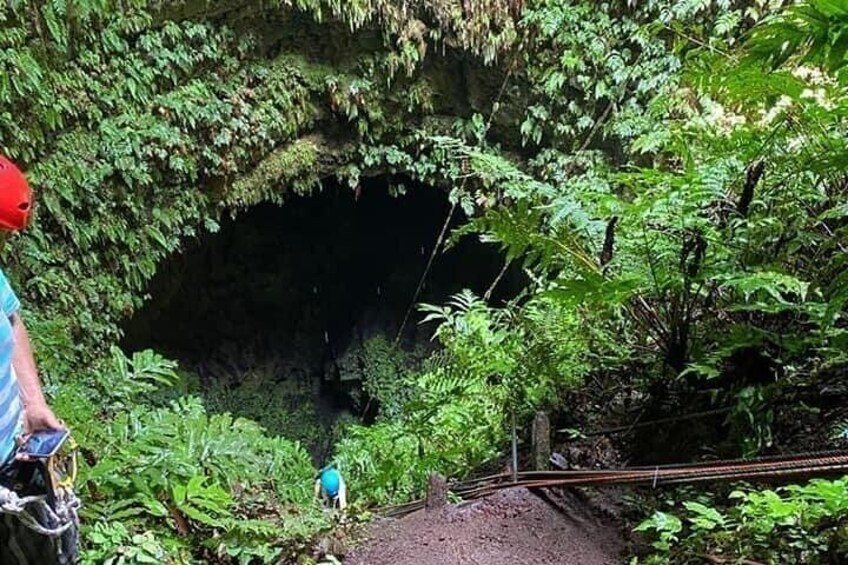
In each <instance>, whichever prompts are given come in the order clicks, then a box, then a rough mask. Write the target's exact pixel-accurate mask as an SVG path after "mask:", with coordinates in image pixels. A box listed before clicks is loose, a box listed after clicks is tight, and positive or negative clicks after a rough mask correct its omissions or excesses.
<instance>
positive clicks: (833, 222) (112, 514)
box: [0, 0, 848, 563]
mask: <svg viewBox="0 0 848 565" xmlns="http://www.w3.org/2000/svg"><path fill="white" fill-rule="evenodd" d="M784 4H790V3H785V2H781V1H777V0H752V1H731V0H687V1H684V2H673V1H666V0H651V1H647V2H635V3H634V2H625V1H618V0H610V1H608V2H604V3H602V4H601V5H600V6H599V4H598V3H597V2H588V1H583V0H527V1H508V0H472V1H470V2H469V1H432V2H430V1H423V0H416V1H408V2H391V1H388V0H371V1H367V2H366V1H356V2H336V1H327V0H298V1H297V2H292V1H286V0H272V1H268V0H265V1H256V2H250V1H247V2H245V1H237V0H219V1H216V2H199V1H192V0H185V1H180V2H160V1H156V0H132V1H129V2H126V1H122V2H112V1H110V0H50V1H45V2H34V1H32V0H12V1H10V2H7V3H5V4H4V6H3V8H0V24H2V25H0V28H2V29H0V46H2V50H0V107H1V108H2V111H0V149H2V150H3V152H4V153H7V154H9V155H10V156H11V157H13V158H15V159H16V160H18V161H19V162H21V163H22V164H23V165H24V166H26V168H27V169H28V173H29V176H30V178H31V179H32V182H33V184H34V186H35V187H36V189H37V198H38V203H39V204H38V210H37V220H36V222H35V225H34V226H33V228H32V229H31V230H29V231H28V232H27V233H26V234H24V235H23V236H21V237H18V238H16V239H13V240H12V241H11V242H10V244H9V245H8V246H7V247H6V248H5V249H4V251H3V254H4V265H5V266H7V268H8V270H9V273H10V275H11V278H12V279H13V280H14V281H15V283H16V285H15V286H16V288H17V289H18V290H19V293H20V294H21V295H22V297H23V298H24V299H25V300H24V301H25V304H26V310H27V311H26V319H27V321H28V324H29V325H30V327H31V332H32V334H33V338H34V340H35V342H36V346H37V352H38V357H39V361H40V365H41V367H42V371H43V375H44V377H45V379H46V381H47V383H48V392H49V393H50V394H51V396H52V397H53V400H52V402H53V404H54V406H55V407H56V410H57V412H59V413H60V415H61V416H62V417H63V418H65V419H66V420H67V421H68V422H69V424H70V425H71V427H72V428H73V429H74V431H75V435H76V436H77V439H78V440H79V442H80V444H81V445H82V448H83V452H84V454H85V455H86V457H85V459H86V462H87V464H86V466H85V468H84V469H83V473H82V477H81V484H80V485H79V486H80V490H81V491H82V492H83V493H84V495H85V497H86V500H85V513H86V514H85V518H86V520H85V529H84V539H85V540H86V541H85V552H84V559H85V560H86V562H92V563H99V562H121V563H142V562H150V561H151V560H157V561H170V562H191V561H193V560H194V561H200V562H209V561H212V560H216V559H220V560H226V559H228V558H236V559H238V560H240V561H241V562H244V563H247V562H249V561H250V560H251V559H255V560H257V561H259V562H268V561H270V560H272V559H277V558H285V557H286V556H289V555H292V552H296V551H297V549H298V547H299V545H300V544H303V543H305V542H306V541H307V540H308V539H309V538H310V536H311V535H313V534H314V533H315V532H316V531H318V530H320V529H321V528H323V527H325V526H326V525H327V523H326V519H325V518H324V517H323V516H322V515H321V514H320V512H318V511H317V508H316V507H315V505H314V504H313V502H312V500H311V479H312V474H313V469H312V466H311V464H310V462H309V458H308V455H307V453H306V451H305V450H304V448H303V447H302V446H301V445H300V443H298V442H295V441H291V439H298V438H299V439H304V440H307V441H309V440H310V437H309V430H304V429H300V430H299V431H297V432H293V433H289V438H290V439H284V438H282V437H279V436H278V435H277V434H284V435H285V434H286V433H287V431H290V430H291V428H292V427H293V426H294V425H296V423H295V422H292V421H291V420H290V419H287V418H288V416H289V413H288V412H287V411H286V410H285V409H281V408H280V407H279V406H274V407H269V405H268V404H267V402H266V401H267V400H268V398H269V395H267V390H265V389H263V386H262V375H261V374H260V373H261V372H258V373H257V375H255V378H254V379H253V380H251V379H247V380H246V382H248V384H251V385H252V388H250V387H247V388H243V389H240V392H239V393H238V394H230V393H231V392H232V391H231V390H230V388H229V387H228V386H226V385H227V383H223V382H222V383H220V384H221V388H220V389H219V390H213V391H212V393H211V394H207V395H206V398H207V402H206V404H207V405H206V406H204V404H203V402H202V401H201V400H199V399H198V398H197V397H196V396H195V395H194V394H193V393H194V392H196V389H195V387H193V386H192V385H191V382H190V381H191V379H180V377H179V376H178V368H177V367H175V365H174V364H173V363H172V362H170V361H168V360H165V359H163V358H162V357H160V356H159V355H157V354H155V353H152V352H144V353H137V354H135V355H133V356H132V357H131V358H129V359H128V358H127V357H126V356H125V354H124V353H122V352H120V351H119V350H118V349H117V348H115V347H114V345H115V343H116V342H117V340H118V338H119V337H120V333H121V332H120V322H121V320H123V319H125V318H126V317H128V316H130V315H132V313H133V312H134V311H135V310H136V309H137V308H138V307H139V306H140V305H141V304H142V303H143V301H144V300H145V298H147V297H146V292H147V291H146V288H147V284H148V282H149V280H150V278H151V277H152V276H153V275H154V273H155V272H156V270H157V266H158V265H159V264H160V262H161V261H162V260H163V259H164V258H165V257H167V256H169V255H171V254H173V253H175V252H178V251H179V250H180V249H181V248H182V247H183V246H184V245H185V243H186V241H187V240H189V239H191V238H193V237H195V236H197V235H198V234H200V233H202V232H204V231H215V230H216V229H217V226H218V222H219V220H220V219H221V217H222V215H223V214H230V215H235V214H237V213H238V212H239V211H241V210H243V209H245V208H247V207H249V206H251V205H255V204H257V203H259V202H264V201H271V202H277V203H281V202H283V201H284V200H285V198H286V195H287V193H289V192H298V193H306V192H308V191H310V190H314V189H317V188H318V187H319V186H320V179H321V178H325V177H327V176H330V175H335V176H337V177H338V178H339V179H340V180H342V181H343V182H345V183H347V184H349V185H350V187H351V188H353V189H355V188H356V187H357V186H358V183H359V179H360V177H362V176H367V175H376V174H383V173H402V174H404V175H407V176H409V177H412V178H415V179H417V180H420V181H423V182H426V183H429V184H432V185H434V186H438V187H442V188H444V189H445V190H446V192H448V194H449V198H450V200H451V202H453V203H455V205H456V206H459V207H461V208H462V209H463V210H464V211H465V212H466V214H467V215H468V216H469V217H471V218H472V220H471V221H470V222H469V223H468V224H467V225H465V226H464V227H463V228H462V229H460V230H459V231H458V232H456V233H454V234H453V235H452V238H451V241H450V242H449V244H450V243H452V242H455V240H456V239H457V238H461V237H480V238H482V239H484V240H485V241H488V242H493V243H496V244H498V245H500V246H501V248H502V249H503V250H504V252H505V257H506V260H507V262H508V264H513V265H520V266H521V268H522V270H523V271H524V273H525V274H526V275H527V278H528V280H529V281H530V284H529V285H528V286H527V288H526V289H525V290H524V291H523V293H522V294H521V295H520V296H518V297H517V298H516V299H515V300H514V301H512V302H510V303H508V304H506V305H502V304H491V303H490V302H491V301H490V296H489V294H490V293H487V295H486V296H483V297H477V296H474V295H473V294H471V293H469V292H464V293H461V294H459V295H457V296H455V297H454V298H453V299H452V300H451V301H450V302H449V303H448V304H446V305H429V306H422V307H421V311H420V312H419V314H421V315H422V317H425V318H426V319H427V321H428V322H429V323H430V324H431V325H430V326H428V327H432V328H435V339H436V340H437V341H438V343H439V344H440V345H441V350H440V351H439V352H438V353H436V354H434V355H432V356H430V357H428V358H426V359H424V360H421V359H420V355H417V354H416V356H415V359H414V361H413V362H410V361H409V360H408V359H405V358H404V356H403V354H402V353H400V352H399V351H398V350H396V349H395V348H394V347H393V345H392V344H391V343H390V342H389V341H388V340H386V339H383V338H375V339H373V340H371V341H369V342H368V343H367V344H366V345H365V347H363V349H362V350H361V351H359V352H357V354H356V355H357V357H356V359H351V363H353V364H356V365H357V366H358V367H364V368H365V370H364V376H363V390H362V392H361V394H362V396H361V398H360V400H361V404H362V405H367V404H368V403H369V402H372V401H373V402H375V403H376V404H377V405H379V407H380V411H379V414H378V416H377V418H376V422H375V423H374V424H373V425H370V426H364V425H359V424H357V423H351V424H349V425H347V424H346V425H344V426H341V427H340V428H339V429H338V430H337V433H338V434H339V435H340V441H339V442H338V443H337V445H336V451H335V456H336V459H337V461H338V462H339V463H340V465H341V467H342V469H343V470H344V471H345V473H346V474H347V475H348V477H349V482H350V484H351V487H352V488H351V491H352V494H353V498H354V500H355V505H358V506H359V507H365V506H369V505H373V504H383V503H390V502H399V501H403V500H406V499H408V498H409V497H411V496H414V495H416V494H418V493H420V491H421V489H422V487H423V485H424V477H426V475H427V473H429V472H431V471H434V470H438V471H441V472H443V473H447V474H450V475H453V476H462V475H464V474H467V473H468V472H470V471H471V470H473V469H474V468H475V467H477V466H479V465H481V464H483V463H484V462H487V461H489V460H491V459H493V458H495V457H497V455H498V454H499V453H500V452H501V450H502V449H503V448H504V445H505V438H506V434H507V428H508V425H507V424H508V422H509V421H510V420H511V417H512V415H515V417H516V419H517V421H518V422H519V427H523V425H524V423H526V422H527V417H528V415H529V414H530V413H531V411H532V410H533V409H537V408H546V409H550V410H554V411H561V412H564V413H569V412H572V411H573V412H580V410H578V409H580V408H582V407H580V406H575V405H573V404H572V405H569V402H573V397H572V396H570V391H573V390H574V389H575V388H577V387H584V393H585V394H584V398H585V397H586V395H588V396H589V397H591V398H592V401H591V403H593V404H595V405H597V406H605V405H607V404H608V403H609V401H610V400H611V398H613V397H616V395H618V396H621V395H622V394H625V393H626V394H627V395H629V396H630V397H633V398H635V399H636V400H637V402H638V403H639V407H640V409H642V410H643V411H648V412H651V413H667V412H673V411H675V410H677V409H682V410H686V409H693V408H704V407H714V406H721V405H728V404H729V405H731V406H732V411H731V412H730V416H729V417H728V421H727V426H726V430H725V431H726V433H725V434H724V436H723V437H720V438H718V439H719V440H720V441H721V442H722V445H721V446H717V447H716V449H718V450H720V451H724V452H727V453H731V454H744V455H752V454H755V453H758V452H762V451H764V450H768V449H781V450H788V449H790V448H791V444H792V441H793V436H792V435H791V433H789V432H792V431H797V430H792V429H791V426H788V427H787V428H788V431H787V432H786V433H782V431H783V430H782V429H781V423H784V424H785V423H786V422H791V421H792V420H793V419H799V420H803V419H804V418H806V417H807V416H808V415H809V414H810V413H816V412H817V411H818V413H820V415H821V417H820V418H819V419H817V420H814V422H815V426H818V428H819V429H824V430H825V433H823V434H822V435H823V436H826V437H827V438H833V437H838V436H839V433H840V430H842V429H844V426H842V425H841V424H842V423H841V422H840V421H839V414H838V413H837V414H836V415H835V416H834V415H833V413H832V412H828V411H827V409H828V406H821V407H819V406H817V405H816V404H815V398H816V397H817V396H818V395H817V394H816V392H815V391H821V390H823V389H830V390H833V389H837V390H841V389H840V387H841V386H842V385H841V377H842V376H843V375H844V365H845V362H846V360H848V358H846V356H845V353H844V351H845V337H846V334H845V321H844V313H845V306H846V301H848V292H846V290H845V288H846V287H845V282H846V277H848V274H846V273H847V271H846V268H845V267H846V258H848V257H846V250H845V246H844V245H843V243H842V242H843V240H842V237H844V234H845V229H846V222H845V218H846V216H848V209H846V207H845V204H844V201H845V197H846V183H845V181H844V172H843V171H844V166H843V165H844V160H845V152H844V145H845V131H844V119H845V115H846V113H848V106H846V104H848V103H847V102H846V100H848V98H846V96H845V89H846V87H847V86H848V83H846V80H847V79H846V75H845V66H846V47H848V43H846V41H845V37H848V27H846V26H848V9H846V8H845V7H844V6H843V3H841V2H835V1H832V0H811V1H809V2H801V3H797V4H790V5H788V6H784ZM497 284H498V280H495V281H493V284H492V286H493V287H494V286H496V285H497ZM584 383H592V385H591V386H584ZM279 386H280V390H278V391H277V392H278V393H279V395H280V396H281V397H285V398H287V399H289V400H291V399H292V398H294V399H295V400H294V401H293V402H297V401H298V400H297V399H298V398H300V397H298V396H297V394H294V396H293V395H292V394H291V393H290V391H288V390H287V389H286V388H285V385H279ZM622 391H624V392H622ZM207 392H208V391H207ZM263 392H265V395H264V396H263ZM228 395H229V396H228ZM778 402H779V403H781V405H783V406H788V407H789V409H788V410H782V411H777V410H775V406H776V403H778ZM244 404H249V405H250V406H251V407H253V408H252V411H251V412H250V415H251V416H253V417H255V418H256V419H258V420H260V422H261V423H262V424H263V425H264V428H265V429H263V428H261V427H259V426H258V425H257V424H255V423H253V422H251V421H248V420H244V419H234V418H232V417H231V416H229V415H228V414H226V412H227V411H229V410H232V409H233V408H234V407H235V406H242V405H244ZM600 416H601V417H602V416H603V414H601V415H600ZM781 418H782V419H783V420H781ZM572 424H574V425H576V426H580V425H583V422H580V421H579V420H577V419H575V421H574V422H572ZM829 427H832V428H833V429H830V428H829ZM266 430H267V431H266ZM292 434H293V435H294V436H298V438H293V437H292ZM832 441H838V440H835V439H834V440H832ZM823 445H827V440H824V441H822V442H820V444H819V446H823ZM95 446H97V447H96V448H95ZM700 447H701V446H695V449H694V451H696V452H697V451H698V449H699V448H700ZM128 469H131V470H132V473H131V474H128V473H127V470H128ZM843 482H844V481H833V482H814V483H810V484H809V485H806V486H797V487H787V488H785V489H783V490H778V491H762V492H758V491H755V490H751V489H750V488H747V487H746V488H745V489H743V490H740V492H739V493H738V494H736V495H734V497H733V499H732V500H734V501H736V502H738V504H737V505H736V506H734V507H730V508H727V509H724V508H713V507H712V506H708V505H707V504H709V505H712V504H717V503H716V502H715V501H711V500H706V499H705V500H701V501H698V502H695V501H689V502H687V503H685V509H686V510H685V513H684V514H681V516H682V518H683V519H682V520H681V518H679V517H676V516H675V515H674V514H673V513H670V512H665V513H662V514H657V515H655V516H654V517H653V518H651V519H650V520H649V521H648V522H645V525H644V526H643V527H642V529H643V530H648V531H652V532H654V534H655V535H656V536H657V537H656V538H655V539H657V540H658V541H656V543H655V546H654V547H655V548H656V550H657V551H656V554H655V555H653V556H652V557H650V558H649V559H652V560H654V561H659V562H662V561H664V560H669V559H670V560H672V561H673V562H681V560H683V559H688V558H689V557H691V556H694V555H699V554H720V555H722V556H726V557H728V558H731V559H736V558H753V557H756V558H758V559H762V560H764V561H769V562H785V561H786V560H797V561H804V562H814V561H815V559H818V558H819V557H814V556H821V555H830V556H844V555H845V539H844V527H845V525H844V516H845V508H844V506H845V505H844V485H843ZM722 504H724V503H722ZM665 510H666V511H668V510H669V509H667V508H666V509H665ZM672 512H673V511H672ZM821 559H822V560H824V559H825V558H824V557H822V558H821Z"/></svg>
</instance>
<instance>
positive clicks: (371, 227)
mask: <svg viewBox="0 0 848 565" xmlns="http://www.w3.org/2000/svg"><path fill="white" fill-rule="evenodd" d="M399 185H400V186H403V187H404V192H405V193H404V194H402V195H399V196H397V195H393V194H392V187H397V186H399ZM449 210H450V204H449V202H448V199H447V196H446V193H445V192H444V191H443V190H441V189H437V188H434V187H431V186H425V185H420V184H416V183H414V182H411V181H409V179H403V178H400V179H397V178H395V179H387V178H383V177H381V178H370V179H365V180H363V182H362V185H361V189H360V190H358V191H353V190H350V189H349V188H347V187H342V186H339V185H338V184H336V183H331V182H325V183H324V186H323V188H322V189H321V190H320V191H316V192H315V193H313V194H312V195H309V196H292V197H291V198H290V199H288V200H287V201H286V202H285V204H284V205H282V206H277V205H273V204H261V205H258V206H256V207H254V208H252V209H250V210H248V211H246V212H243V213H241V214H240V215H238V216H237V217H236V218H235V219H229V218H227V219H226V220H224V221H223V222H222V225H221V226H220V229H219V230H218V231H217V232H216V233H208V234H205V235H204V236H202V237H200V238H198V239H197V240H196V241H193V242H192V243H191V244H189V245H188V246H187V248H186V249H185V250H184V251H183V252H182V253H180V254H178V255H175V256H173V257H172V258H171V259H170V260H169V261H166V262H165V263H164V264H163V265H162V266H161V267H160V270H159V272H158V273H157V275H156V276H155V277H154V279H153V281H152V282H151V284H150V287H149V295H150V298H149V299H148V301H147V302H146V303H145V305H144V307H143V308H142V309H141V310H140V311H139V312H137V313H136V314H135V316H133V318H132V319H130V320H128V321H127V323H126V324H125V327H124V329H125V338H124V342H123V346H124V348H125V350H127V351H135V350H140V349H146V348H152V349H155V350H157V351H159V352H160V353H162V354H164V355H166V356H168V357H170V358H173V359H176V360H178V361H179V362H180V365H181V367H183V369H185V370H187V371H191V372H194V373H195V374H197V375H198V377H199V380H200V383H201V387H202V386H203V385H205V384H208V382H206V381H207V380H208V379H210V378H216V377H210V376H209V375H207V374H206V373H208V371H206V369H207V367H208V364H209V363H210V362H211V361H219V360H222V359H229V361H228V364H229V366H230V367H231V368H232V369H233V370H234V371H236V372H237V371H239V370H248V369H250V365H251V364H254V365H255V364H260V363H263V362H265V361H267V359H269V358H271V357H273V358H274V359H276V360H278V361H280V362H279V363H277V364H276V369H275V372H276V374H274V375H272V378H273V379H275V380H287V381H290V382H296V383H301V384H302V385H303V386H305V387H306V388H308V389H309V390H312V391H314V395H313V397H314V398H312V401H313V402H316V403H318V404H322V407H321V409H320V410H319V412H326V413H328V414H329V415H330V416H331V415H332V413H334V412H338V411H340V410H346V409H349V408H350V406H349V404H350V403H349V401H348V399H347V395H346V394H345V391H346V390H348V389H349V387H350V386H356V384H355V383H354V384H353V385H351V384H350V383H348V384H346V385H345V386H340V383H337V382H333V381H334V378H333V375H332V367H333V365H334V364H335V363H336V361H337V359H338V358H339V356H341V355H343V353H344V352H345V351H346V350H347V349H348V348H350V347H353V346H355V345H356V344H358V343H361V342H362V340H364V339H366V338H368V337H369V336H372V335H375V334H378V333H381V334H383V335H385V336H386V338H387V339H391V340H393V339H394V338H395V336H396V334H397V332H398V328H399V326H400V324H401V321H402V320H403V317H404V314H405V313H406V310H407V308H408V307H409V305H410V302H411V300H412V297H413V294H414V292H415V289H416V286H417V285H418V283H419V280H420V278H421V275H422V273H423V271H424V268H425V265H426V263H427V261H428V259H429V257H430V254H431V252H432V249H433V245H434V244H435V243H436V240H437V237H438V235H439V232H440V231H441V228H442V225H443V223H444V222H445V219H446V217H447V215H448V212H449ZM463 221H464V218H463V217H462V214H461V213H455V214H454V218H453V221H452V227H456V226H457V225H460V224H461V223H462V222H463ZM503 263H504V259H503V256H502V254H501V253H500V251H499V250H498V249H497V248H495V247H494V246H492V245H487V244H484V243H481V242H480V241H478V240H477V239H475V238H471V237H465V238H463V239H462V240H460V241H459V242H458V243H457V244H456V245H455V246H452V247H451V248H450V249H448V250H447V251H445V252H440V253H439V254H437V256H436V258H435V261H434V263H433V266H432V268H431V270H430V272H429V274H428V276H427V278H426V280H425V285H424V287H423V290H422V292H421V295H420V296H419V298H418V302H424V303H441V302H443V301H444V300H446V299H447V298H449V297H450V295H452V294H454V293H456V292H459V291H460V290H462V289H463V288H469V289H471V290H473V291H474V292H476V293H478V294H482V293H484V292H485V291H486V289H487V288H488V287H489V286H490V285H491V284H492V282H493V281H494V280H495V278H496V277H497V275H498V273H499V272H500V270H501V268H502V267H503ZM521 277H522V274H521V271H520V270H518V269H513V268H510V269H509V270H508V271H507V273H506V276H505V277H503V279H502V280H501V282H500V283H499V284H498V286H497V288H496V289H495V292H494V294H493V296H492V303H494V304H497V303H500V302H502V301H503V300H506V299H508V298H509V297H511V296H514V295H515V294H516V293H517V291H518V289H520V287H521V284H522V280H521ZM420 319H421V316H420V314H419V313H418V312H417V310H414V311H413V312H412V315H411V317H410V320H409V322H407V324H406V326H405V330H404V334H403V339H402V340H401V343H402V345H403V346H404V347H405V348H411V347H413V346H416V345H418V346H421V345H425V346H429V347H434V345H433V344H432V342H431V341H430V338H431V335H432V331H433V328H432V327H425V326H421V325H420V324H419V321H420ZM427 344H429V345H427ZM328 367H329V369H328ZM237 380H238V379H235V381H234V382H237ZM360 416H361V415H360Z"/></svg>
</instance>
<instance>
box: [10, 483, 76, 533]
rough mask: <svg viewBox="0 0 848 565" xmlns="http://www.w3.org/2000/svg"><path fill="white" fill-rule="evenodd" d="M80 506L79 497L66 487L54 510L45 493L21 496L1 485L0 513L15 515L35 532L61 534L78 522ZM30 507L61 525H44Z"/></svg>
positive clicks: (58, 494) (57, 498)
mask: <svg viewBox="0 0 848 565" xmlns="http://www.w3.org/2000/svg"><path fill="white" fill-rule="evenodd" d="M79 506H80V502H79V499H78V498H77V497H76V496H75V495H74V494H73V493H72V492H71V491H68V490H65V489H62V490H61V491H60V492H59V493H57V497H56V509H55V510H54V509H53V508H51V507H50V505H49V504H48V503H47V497H46V496H45V495H36V496H24V497H19V496H18V495H17V493H15V492H14V491H12V490H9V489H7V488H5V487H0V513H2V514H7V515H10V516H14V517H15V518H17V519H18V520H19V521H20V522H21V523H22V524H23V525H24V526H26V527H27V528H29V529H30V530H32V531H33V532H36V533H38V534H41V535H43V536H48V537H51V538H55V537H59V536H61V535H62V534H64V533H65V532H66V531H68V529H70V528H71V526H73V525H74V524H75V523H76V521H77V512H78V510H79ZM30 509H32V510H35V511H38V510H40V511H41V513H42V514H43V515H45V516H48V517H49V518H51V519H52V520H54V521H55V522H56V523H57V524H59V525H58V526H56V527H53V528H51V527H47V526H44V525H42V524H41V523H40V522H39V521H38V518H36V516H35V515H33V512H32V511H30ZM37 513H38V512H36V514H37Z"/></svg>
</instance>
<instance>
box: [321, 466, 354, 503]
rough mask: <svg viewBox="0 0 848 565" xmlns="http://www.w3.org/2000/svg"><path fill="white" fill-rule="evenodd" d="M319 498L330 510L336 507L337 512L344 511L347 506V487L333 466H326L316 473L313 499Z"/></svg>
mask: <svg viewBox="0 0 848 565" xmlns="http://www.w3.org/2000/svg"><path fill="white" fill-rule="evenodd" d="M319 496H320V497H321V500H322V501H323V503H324V504H325V505H328V506H330V507H331V508H336V506H338V508H339V510H344V509H345V506H347V487H345V482H344V479H343V478H342V474H341V473H339V470H338V469H337V468H336V465H335V464H330V465H327V466H326V467H324V468H323V469H321V470H320V471H318V475H317V476H316V477H315V497H316V498H318V497H319Z"/></svg>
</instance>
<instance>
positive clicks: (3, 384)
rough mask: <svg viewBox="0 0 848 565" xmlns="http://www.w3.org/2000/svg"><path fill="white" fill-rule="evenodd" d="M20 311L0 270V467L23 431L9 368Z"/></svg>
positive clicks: (14, 381) (15, 381)
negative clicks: (14, 323) (14, 324)
mask: <svg viewBox="0 0 848 565" xmlns="http://www.w3.org/2000/svg"><path fill="white" fill-rule="evenodd" d="M20 307H21V303H20V301H19V300H18V297H17V296H15V293H14V292H13V291H12V287H11V286H9V281H8V280H7V279H6V275H5V274H3V271H2V270H0V309H2V311H3V315H2V316H0V464H2V463H3V462H4V461H6V459H8V458H9V456H10V455H11V454H12V452H13V451H14V449H15V437H17V436H18V435H19V434H20V433H21V431H22V425H21V424H22V418H21V415H22V412H23V406H22V403H21V393H20V389H19V388H18V379H17V378H16V377H15V371H14V369H13V368H12V353H13V351H14V349H15V337H14V334H13V333H12V320H11V318H12V315H14V314H15V313H16V312H17V311H18V309H19V308H20Z"/></svg>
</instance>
